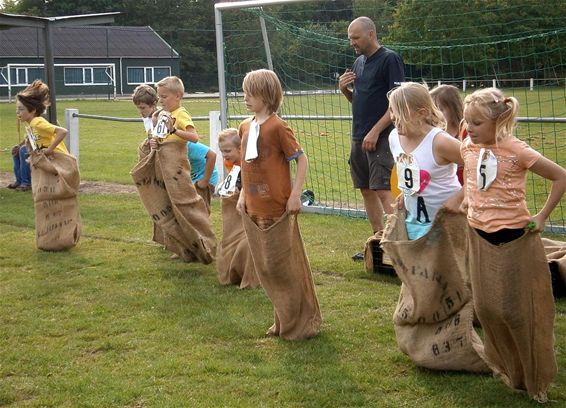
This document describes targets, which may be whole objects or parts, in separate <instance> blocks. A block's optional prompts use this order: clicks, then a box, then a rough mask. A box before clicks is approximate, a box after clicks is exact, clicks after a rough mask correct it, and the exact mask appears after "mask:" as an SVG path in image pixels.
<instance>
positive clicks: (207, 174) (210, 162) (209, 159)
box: [197, 149, 216, 188]
mask: <svg viewBox="0 0 566 408" xmlns="http://www.w3.org/2000/svg"><path fill="white" fill-rule="evenodd" d="M215 162H216V153H214V151H213V150H212V149H208V153H206V164H205V165H204V175H203V176H202V178H201V179H200V180H199V181H197V185H198V186H199V187H200V188H206V187H207V186H208V185H209V184H210V178H211V177H212V172H213V171H214V165H215Z"/></svg>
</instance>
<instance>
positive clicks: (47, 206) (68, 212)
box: [30, 151, 81, 251]
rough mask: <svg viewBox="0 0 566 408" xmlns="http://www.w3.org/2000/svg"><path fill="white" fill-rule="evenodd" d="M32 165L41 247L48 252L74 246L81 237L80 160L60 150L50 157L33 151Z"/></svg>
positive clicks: (36, 230) (38, 241)
mask: <svg viewBox="0 0 566 408" xmlns="http://www.w3.org/2000/svg"><path fill="white" fill-rule="evenodd" d="M30 164H31V186H32V194H33V203H34V207H35V238H36V245H37V247H38V248H39V249H43V250H46V251H61V250H64V249H68V248H72V247H74V246H75V245H76V244H77V242H79V238H80V235H81V219H80V214H79V202H78V199H77V193H78V191H79V184H80V176H79V168H78V165H77V160H76V159H75V158H74V157H73V156H70V155H67V154H64V153H60V152H57V151H55V152H53V154H52V155H50V156H47V155H45V154H43V153H42V152H32V153H31V155H30Z"/></svg>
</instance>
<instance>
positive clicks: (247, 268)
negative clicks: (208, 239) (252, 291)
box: [216, 193, 261, 289]
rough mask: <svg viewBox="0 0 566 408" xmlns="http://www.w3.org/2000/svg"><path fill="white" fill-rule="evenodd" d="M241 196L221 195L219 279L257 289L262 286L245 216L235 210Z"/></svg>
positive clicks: (217, 257)
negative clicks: (246, 228) (253, 257)
mask: <svg viewBox="0 0 566 408" xmlns="http://www.w3.org/2000/svg"><path fill="white" fill-rule="evenodd" d="M239 197H240V194H238V193H237V194H233V195H232V196H230V197H222V241H221V242H220V245H218V251H217V255H216V270H217V271H218V281H219V282H220V284H221V285H240V288H241V289H244V288H257V287H259V286H261V285H260V283H259V279H258V277H257V274H256V272H255V267H254V262H253V259H252V253H251V250H250V246H249V244H248V238H247V237H246V231H244V224H243V222H242V215H241V214H240V213H239V212H238V210H236V203H237V202H238V198H239Z"/></svg>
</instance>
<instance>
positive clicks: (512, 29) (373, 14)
mask: <svg viewBox="0 0 566 408" xmlns="http://www.w3.org/2000/svg"><path fill="white" fill-rule="evenodd" d="M239 3H243V2H239ZM250 3H253V4H254V5H255V6H256V7H245V8H228V7H226V8H225V9H222V10H221V22H222V26H221V27H222V37H221V38H222V45H221V50H222V57H223V66H219V70H222V72H223V77H224V90H225V95H226V98H227V99H226V102H225V105H226V107H225V109H226V110H227V112H226V113H227V118H228V120H227V125H229V126H233V127H237V125H238V124H239V122H240V121H241V118H242V117H243V115H247V114H248V113H247V112H246V109H245V106H244V104H243V100H242V95H241V85H242V80H243V77H244V76H245V74H246V73H247V72H249V71H250V70H253V69H259V68H272V69H273V70H274V71H275V72H276V73H277V74H278V76H279V78H280V79H281V82H282V84H283V88H284V90H285V98H284V101H283V106H282V108H281V110H280V112H279V113H280V115H281V116H282V117H284V118H285V119H286V121H287V123H288V124H289V125H290V127H291V128H292V129H293V130H294V132H295V134H296V135H297V138H298V140H299V142H300V143H301V145H302V146H303V148H304V149H305V152H306V153H307V155H308V158H309V173H308V178H307V182H306V186H305V188H306V189H308V190H311V191H312V192H313V193H314V204H313V206H312V207H313V208H316V209H317V210H318V211H320V212H324V213H340V214H350V215H363V214H364V213H363V202H362V199H361V195H360V194H359V192H357V191H356V190H354V189H353V188H352V181H351V178H350V173H349V167H348V156H349V151H350V137H351V136H350V130H351V125H352V124H351V106H350V104H349V103H348V101H347V100H346V99H345V98H344V97H343V96H342V94H341V93H340V91H339V90H338V88H337V82H338V79H337V78H338V76H339V75H341V74H342V73H343V72H344V70H345V69H346V68H350V67H351V66H352V63H353V61H354V60H355V58H356V55H355V53H354V51H353V49H352V48H351V47H350V45H349V42H348V39H347V27H348V24H349V23H350V21H351V20H352V19H354V18H356V17H359V16H362V15H365V16H368V17H370V18H372V20H373V21H374V22H375V23H376V26H377V36H378V39H379V40H380V42H381V44H382V45H384V46H386V47H388V48H390V49H393V50H395V51H397V52H398V53H399V54H400V55H401V56H402V57H403V60H404V62H405V64H406V79H407V80H409V81H417V82H423V81H424V82H426V83H427V84H428V85H429V87H431V88H432V87H434V86H436V85H437V84H440V83H444V84H446V83H448V84H452V85H455V86H457V87H458V88H460V89H461V91H462V96H464V95H465V94H467V93H470V92H473V91H474V90H475V89H478V88H481V87H490V86H497V87H499V88H503V90H504V92H505V93H506V94H507V95H513V96H515V97H516V98H518V99H519V101H520V116H521V118H520V123H519V127H518V133H517V136H518V137H519V138H520V139H522V140H525V141H526V142H528V143H529V144H530V145H531V146H533V147H534V148H535V149H537V150H538V151H540V152H541V153H542V154H544V155H545V156H546V157H548V158H549V159H551V160H553V161H555V162H557V163H559V164H560V165H562V166H566V103H565V101H566V84H565V77H566V64H565V59H566V53H565V49H564V47H565V45H566V17H565V16H566V5H565V4H566V3H564V4H563V3H562V2H555V1H550V0H540V1H537V2H534V1H528V0H525V1H514V2H506V3H505V5H504V6H503V5H502V4H503V3H502V2H496V1H482V2H461V1H458V0H431V1H426V2H424V1H423V2H420V1H408V0H407V1H403V0H400V1H392V0H389V1H388V0H363V1H361V0H360V1H355V0H336V1H292V0H291V1H288V2H282V1H269V0H267V1H264V2H261V1H252V2H250ZM274 3H284V4H274ZM480 3H481V5H482V7H480V6H479V4H480ZM217 6H218V5H217ZM260 6H261V7H260ZM217 29H218V24H217ZM219 61H220V59H219ZM219 77H222V75H220V76H219ZM221 89H222V87H221ZM549 191H550V184H549V183H548V182H546V181H545V180H543V179H541V178H540V177H538V176H535V175H532V173H530V175H529V180H528V198H527V200H528V204H529V208H530V210H531V212H533V213H536V212H537V211H539V210H540V208H541V207H542V205H543V204H544V202H545V200H546V198H547V197H548V193H549ZM565 216H566V203H565V201H564V200H562V202H561V203H560V205H559V206H558V207H557V208H556V210H555V211H554V212H553V214H552V215H551V218H550V223H551V224H552V231H555V232H566V231H565V218H566V217H565Z"/></svg>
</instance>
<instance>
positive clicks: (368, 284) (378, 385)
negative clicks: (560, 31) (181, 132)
mask: <svg viewBox="0 0 566 408" xmlns="http://www.w3.org/2000/svg"><path fill="white" fill-rule="evenodd" d="M316 98H322V99H319V100H317V101H316V103H319V104H320V103H322V106H325V113H327V114H334V115H342V114H346V113H345V112H346V110H345V108H344V107H343V106H342V107H336V106H338V105H336V104H339V103H340V99H336V96H329V97H328V98H329V99H324V98H326V97H318V96H317V97H316ZM288 99H289V101H288V102H289V106H290V107H293V106H295V103H294V102H293V99H294V98H288ZM313 100H314V99H313ZM314 103H315V102H313V104H314ZM185 105H186V106H187V107H188V108H189V109H190V111H191V113H192V114H193V115H195V116H198V115H206V114H207V112H208V111H209V110H217V109H218V104H217V101H215V100H198V101H193V100H190V101H185ZM58 106H59V108H60V109H61V112H60V117H61V118H62V117H63V109H64V108H66V107H73V108H78V109H79V110H80V112H82V113H89V114H100V115H113V116H119V117H135V116H136V111H135V109H134V107H133V105H131V104H130V103H129V102H126V101H61V102H59V104H58ZM235 113H238V112H235ZM312 113H316V111H315V110H313V111H312ZM533 115H534V114H533ZM292 126H293V127H295V128H297V129H299V130H298V132H297V133H298V135H299V139H300V140H301V141H302V143H303V144H304V145H305V147H306V148H307V151H308V152H309V151H312V152H316V151H317V150H316V149H318V150H319V151H320V152H323V151H324V152H326V155H327V157H326V158H321V159H320V160H313V156H315V157H316V154H317V153H310V156H311V177H318V178H320V180H326V178H325V177H326V176H324V177H323V176H320V175H317V173H319V172H320V171H321V170H317V169H322V170H325V171H326V172H327V173H330V174H331V177H330V178H331V179H332V180H334V184H338V187H340V188H341V189H342V190H346V193H344V194H345V195H346V196H347V195H348V194H350V193H349V192H348V191H350V190H349V179H341V178H340V177H342V176H340V175H339V173H340V172H342V171H343V170H344V169H345V167H343V166H344V157H345V156H343V154H344V151H345V150H344V149H346V150H347V148H348V145H347V134H348V131H349V124H344V123H342V124H338V123H337V122H325V123H314V124H312V123H311V124H310V125H306V124H304V123H301V122H300V121H297V122H295V123H294V124H292ZM303 126H304V128H303ZM140 128H141V125H140V124H128V123H116V122H102V121H95V120H81V122H80V130H81V155H80V161H81V175H82V178H83V179H85V180H102V181H112V182H120V183H131V181H130V180H131V179H130V176H129V170H130V169H131V167H132V166H133V165H134V163H135V161H136V146H137V144H138V143H139V141H140V140H141V139H142V138H143V135H142V134H141V132H140ZM197 128H198V129H199V131H200V133H201V134H202V135H203V136H204V140H205V142H206V141H207V140H208V134H207V132H208V123H203V122H198V123H197ZM543 134H545V135H547V134H555V135H558V137H561V138H563V137H564V133H563V130H559V131H558V132H555V133H552V132H547V130H546V125H545V128H544V132H543ZM0 136H1V139H0V159H1V160H0V170H3V171H8V170H10V167H11V162H10V157H9V147H10V146H11V145H13V144H14V143H15V142H16V140H17V137H16V132H15V119H14V104H5V103H3V104H0ZM308 139H311V140H308ZM317 139H318V141H317ZM541 140H542V142H543V143H546V144H547V147H548V149H549V150H550V151H553V144H554V145H558V148H557V149H555V150H556V151H557V152H558V154H559V156H560V157H559V159H560V160H562V162H563V160H564V156H563V154H564V142H563V141H561V142H560V143H558V144H557V141H552V140H551V139H547V138H546V139H541ZM317 162H318V163H317ZM317 166H318V167H317ZM340 166H342V167H340ZM333 172H334V173H333ZM312 180H315V179H312ZM311 183H312V184H313V185H314V183H315V182H314V181H311ZM333 188H337V187H336V186H335V185H333V184H332V183H331V185H330V186H328V189H333ZM316 191H317V194H318V195H319V196H320V195H321V194H323V193H321V191H323V190H322V187H320V190H316ZM80 206H81V216H82V223H83V235H82V238H81V242H80V243H79V245H78V246H77V247H76V248H74V249H72V250H70V251H68V252H63V253H47V252H41V251H38V250H36V249H35V245H34V221H33V220H34V215H33V203H32V200H31V195H30V194H25V193H17V192H13V191H9V190H7V189H5V188H0V230H1V234H0V282H1V283H0V406H11V407H12V406H13V407H137V408H141V407H273V406H280V407H313V408H314V407H412V406H415V405H418V406H420V407H511V406H512V407H530V406H535V404H534V403H532V402H530V401H529V400H528V399H527V397H526V396H525V395H524V394H520V393H514V392H512V391H510V390H509V389H507V388H506V387H505V386H504V385H503V384H502V383H501V382H499V381H498V380H496V379H494V378H492V377H491V376H488V375H473V374H467V373H448V372H433V371H430V370H425V369H419V368H417V367H415V366H414V365H413V364H412V362H411V361H410V360H409V359H408V358H407V357H406V356H405V355H403V354H402V353H401V352H400V351H398V349H397V346H396V342H395V335H394V331H393V325H392V321H391V316H392V313H393V311H394V308H395V304H396V301H397V297H398V293H399V282H398V281H397V280H396V279H393V278H388V277H383V276H380V275H376V274H373V273H368V272H365V271H364V270H363V267H362V265H361V264H359V263H354V262H352V261H351V260H350V256H351V255H352V254H353V253H355V252H357V251H359V250H360V249H361V246H362V245H363V242H364V241H365V239H366V238H367V236H368V235H369V233H370V231H369V226H368V223H367V221H365V220H360V219H352V218H347V217H338V216H321V215H311V214H305V215H303V216H301V217H300V221H301V228H302V233H303V237H304V240H305V244H306V248H307V253H308V254H309V258H310V261H311V265H312V268H313V274H314V279H315V283H316V289H317V293H318V296H319V300H320V304H321V309H322V312H323V316H324V323H323V327H322V334H321V335H320V336H319V337H318V338H315V339H312V340H309V341H303V342H295V343H291V342H286V341H282V340H280V339H276V338H266V337H264V336H263V333H264V332H265V330H266V329H267V327H268V326H269V325H270V324H271V323H272V307H271V304H270V302H269V300H268V299H267V298H266V296H265V295H264V293H263V292H262V291H261V290H245V291H242V290H238V289H236V288H235V287H220V286H219V285H218V283H217V280H216V273H215V269H214V266H212V265H209V266H203V265H195V264H184V263H181V262H178V261H173V260H171V259H169V255H170V254H169V253H167V252H165V251H163V250H162V249H161V248H160V247H159V246H157V245H155V244H154V243H152V242H151V240H150V235H151V224H150V221H149V217H147V215H146V213H145V210H144V209H143V207H142V204H141V202H140V200H139V198H138V197H137V195H135V194H113V195H108V194H82V195H81V196H80ZM212 222H213V225H214V227H215V230H216V233H217V234H219V232H220V212H219V205H218V203H217V202H214V206H213V214H212ZM555 334H556V352H557V359H558V364H559V367H562V368H563V367H564V366H565V365H566V348H565V344H566V342H565V341H564V339H565V337H566V300H564V299H563V300H560V301H558V302H557V315H556V325H555ZM550 398H551V399H552V400H554V401H555V402H554V403H552V404H551V406H556V407H558V406H563V405H565V404H566V373H565V372H564V370H561V371H560V372H559V375H558V377H557V378H556V381H555V384H554V385H553V387H552V388H551V390H550Z"/></svg>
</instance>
